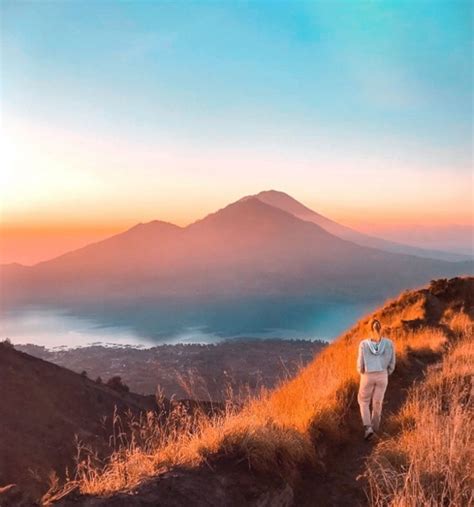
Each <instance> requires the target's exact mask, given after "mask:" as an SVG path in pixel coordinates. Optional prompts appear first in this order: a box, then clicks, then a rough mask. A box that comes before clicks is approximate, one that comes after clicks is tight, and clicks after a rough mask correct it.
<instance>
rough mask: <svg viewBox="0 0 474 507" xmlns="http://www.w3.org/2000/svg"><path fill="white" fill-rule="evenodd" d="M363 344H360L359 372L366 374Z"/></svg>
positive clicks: (358, 356)
mask: <svg viewBox="0 0 474 507" xmlns="http://www.w3.org/2000/svg"><path fill="white" fill-rule="evenodd" d="M363 347H364V345H363V343H362V342H360V343H359V354H358V355H357V371H358V372H359V373H365V364H364V351H363Z"/></svg>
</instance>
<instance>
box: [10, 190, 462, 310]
mask: <svg viewBox="0 0 474 507" xmlns="http://www.w3.org/2000/svg"><path fill="white" fill-rule="evenodd" d="M471 269H472V264H469V263H465V264H462V263H458V264H457V263H449V262H444V261H438V260H432V259H422V258H419V257H415V256H408V255H400V254H394V253H390V252H384V251H381V250H377V249H373V248H366V247H361V246H359V245H357V244H355V243H352V242H349V241H346V240H342V239H340V238H338V237H336V236H334V235H332V234H330V233H328V232H327V231H325V230H324V229H323V228H322V227H320V226H318V225H316V224H314V223H311V222H309V221H305V220H301V219H299V218H297V217H295V216H294V215H292V214H290V213H287V212H286V211H283V210H281V209H278V208H276V207H274V206H271V205H268V204H265V203H263V202H262V201H261V200H260V199H257V198H248V199H245V200H241V201H238V202H236V203H233V204H231V205H229V206H227V207H225V208H224V209H222V210H219V211H218V212H216V213H213V214H211V215H209V216H207V217H206V218H204V219H203V220H200V221H198V222H196V223H194V224H192V225H190V226H188V227H186V228H179V227H176V226H172V225H170V224H165V223H162V222H151V223H149V224H141V225H139V226H136V227H134V228H132V229H130V230H129V231H126V232H124V233H122V234H120V235H117V236H113V237H112V238H109V239H106V240H104V241H101V242H99V243H95V244H92V245H89V246H86V247H84V248H81V249H79V250H76V251H73V252H70V253H67V254H65V255H62V256H60V257H57V258H55V259H52V260H50V261H47V262H42V263H40V264H37V265H36V266H33V267H30V268H28V269H24V270H20V271H19V272H18V270H15V272H14V273H12V272H11V270H10V272H9V270H8V269H7V270H6V272H3V273H2V281H3V288H2V291H4V294H5V301H6V303H5V304H7V303H8V302H9V301H10V302H15V301H29V302H41V301H45V302H60V303H67V302H81V301H90V300H91V299H95V304H97V302H98V301H123V300H130V299H132V300H139V299H147V298H152V299H153V298H159V297H166V298H169V297H188V298H193V297H202V296H208V297H219V296H223V295H228V296H236V295H250V294H258V295H283V294H284V295H314V294H319V295H331V294H332V295H334V296H337V297H352V296H353V295H355V294H357V295H358V296H359V297H363V296H367V295H370V296H372V297H374V296H376V295H381V294H383V295H387V294H390V293H394V292H396V291H398V290H400V289H401V288H403V287H405V286H413V285H414V284H420V283H425V282H426V281H427V280H429V279H430V278H432V277H435V276H454V275H458V274H466V273H469V272H470V270H471Z"/></svg>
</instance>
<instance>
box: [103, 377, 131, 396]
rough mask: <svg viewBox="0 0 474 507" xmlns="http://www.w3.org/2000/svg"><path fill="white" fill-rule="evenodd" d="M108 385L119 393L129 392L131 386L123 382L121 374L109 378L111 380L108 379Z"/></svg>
mask: <svg viewBox="0 0 474 507" xmlns="http://www.w3.org/2000/svg"><path fill="white" fill-rule="evenodd" d="M107 385H108V386H109V387H110V388H112V389H113V390H114V391H117V392H119V393H128V392H129V391H130V388H129V387H128V386H127V384H124V383H123V382H122V377H120V376H119V375H115V376H114V377H112V378H109V380H107Z"/></svg>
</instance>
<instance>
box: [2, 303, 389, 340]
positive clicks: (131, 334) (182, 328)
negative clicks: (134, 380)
mask: <svg viewBox="0 0 474 507" xmlns="http://www.w3.org/2000/svg"><path fill="white" fill-rule="evenodd" d="M379 303H380V302H356V303H347V302H325V301H317V300H312V299H298V300H295V299H283V298H281V297H280V298H253V299H248V298H247V299H245V300H232V301H219V302H209V303H200V304H196V302H192V303H183V302H182V301H180V302H163V301H162V302H160V304H149V303H148V304H141V305H140V304H138V305H136V306H132V307H126V308H117V307H109V306H104V305H102V306H100V305H99V306H97V307H88V308H74V309H64V308H49V307H34V306H28V307H23V308H17V309H9V310H3V311H2V315H1V319H0V339H5V338H9V339H10V340H11V341H12V343H17V344H19V343H22V344H25V343H31V344H35V345H43V346H46V347H48V348H53V347H78V346H87V345H91V344H104V345H107V344H110V345H120V346H125V345H131V346H141V347H151V346H154V345H158V344H165V343H167V344H173V343H216V342H218V341H222V340H225V339H232V338H242V337H248V338H262V339H264V338H286V339H320V340H327V341H331V340H332V339H334V338H335V337H337V336H338V335H339V334H340V333H342V332H343V331H344V330H346V329H348V328H349V327H351V326H352V325H353V324H354V323H355V322H356V321H357V320H358V319H359V318H360V317H362V316H363V315H365V314H366V313H368V312H369V311H371V310H373V309H374V308H376V307H377V306H378V304H379Z"/></svg>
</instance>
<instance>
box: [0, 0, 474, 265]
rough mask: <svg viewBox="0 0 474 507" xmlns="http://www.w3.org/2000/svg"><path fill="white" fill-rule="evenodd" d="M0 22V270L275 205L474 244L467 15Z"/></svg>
mask: <svg viewBox="0 0 474 507" xmlns="http://www.w3.org/2000/svg"><path fill="white" fill-rule="evenodd" d="M0 9H1V11H0V13H1V53H0V56H1V61H0V64H1V67H0V71H1V76H0V78H1V79H0V83H1V84H0V98H1V110H0V112H1V130H2V135H1V169H0V262H13V261H18V262H23V263H33V262H37V261H39V260H43V259H46V258H49V257H52V256H54V255H58V254H59V253H62V252H63V251H65V250H68V249H70V248H75V247H77V246H80V245H82V244H86V243H87V242H89V241H95V240H97V239H99V238H101V237H105V236H107V235H109V234H112V233H115V232H118V231H121V230H124V229H126V228H128V227H130V226H132V225H134V224H135V223H137V222H146V221H149V220H153V219H162V220H167V221H170V222H173V223H177V224H179V225H185V224H187V223H190V222H192V221H194V220H196V219H198V218H201V217H202V216H204V215H206V214H207V213H209V212H212V211H215V210H216V209H218V208H221V207H223V206H225V205H226V204H228V203H230V202H232V201H235V200H237V199H239V198H240V197H242V196H244V195H248V194H253V193H257V192H259V191H261V190H266V189H271V188H273V189H277V190H282V191H285V192H287V193H289V194H291V195H292V196H294V197H295V198H297V199H299V200H301V201H302V202H304V203H305V204H306V205H308V206H309V207H311V208H312V209H314V210H316V211H318V212H320V213H322V214H324V215H326V216H329V217H331V218H332V219H335V220H337V221H339V222H341V223H344V224H346V225H349V226H352V227H355V228H358V229H360V230H363V231H365V232H371V233H376V234H379V235H384V236H385V237H391V239H398V240H406V241H407V242H408V241H410V242H411V243H416V242H418V243H420V242H421V243H422V242H423V237H425V238H431V243H433V242H434V243H436V245H435V246H437V247H443V246H447V247H448V246H449V248H451V247H452V248H456V247H459V248H461V247H462V248H465V247H466V245H468V243H469V236H470V235H471V234H472V223H473V173H472V157H473V144H472V143H473V141H472V119H473V117H472V107H473V92H472V81H473V70H472V69H473V45H472V43H473V37H472V36H473V11H472V5H471V2H468V1H456V0H449V1H448V0H446V1H437V0H430V1H428V0H423V1H421V0H418V1H417V0H415V1H407V2H405V1H401V0H397V1H390V0H370V1H355V0H353V1H350V0H346V1H337V0H336V1H329V0H327V1H316V0H315V1H312V2H303V1H291V2H289V1H288V2H287V1H277V0H274V1H252V2H246V1H237V0H234V1H231V0H221V1H217V0H216V1H213V2H207V1H204V0H203V1H199V2H197V1H195V2H192V1H182V0H181V1H180V0H177V1H173V2H172V1H158V0H157V1H151V0H150V1H146V2H145V1H140V0H136V1H133V2H124V1H118V0H117V1H112V0H96V1H93V2H90V1H75V0H71V1H40V0H37V1H32V2H28V1H22V0H16V1H9V0H2V1H1V3H0ZM417 231H418V232H417ZM419 231H425V233H424V235H423V234H421V233H420V232H419ZM453 231H457V232H456V233H454V232H453ZM460 231H461V232H460ZM457 233H459V234H458V236H456V234H457ZM453 234H454V236H453ZM453 237H455V238H458V239H455V240H453ZM433 238H435V239H434V240H433ZM466 238H467V239H466ZM427 241H428V240H427ZM450 241H451V243H453V244H451V243H450ZM453 241H454V242H453ZM462 245H464V246H462ZM430 246H433V245H430Z"/></svg>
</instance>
